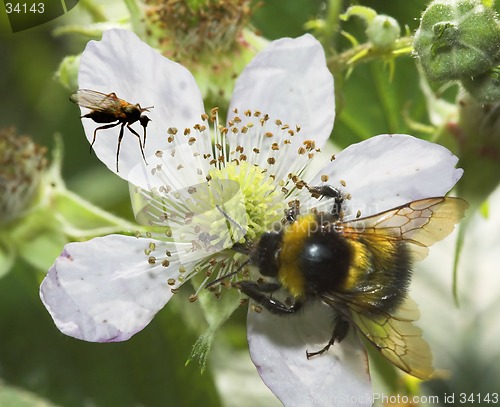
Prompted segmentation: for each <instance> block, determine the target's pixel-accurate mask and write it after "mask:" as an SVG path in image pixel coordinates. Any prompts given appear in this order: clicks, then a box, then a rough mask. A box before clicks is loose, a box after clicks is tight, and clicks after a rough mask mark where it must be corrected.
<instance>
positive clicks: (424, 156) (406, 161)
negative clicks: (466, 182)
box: [310, 134, 463, 219]
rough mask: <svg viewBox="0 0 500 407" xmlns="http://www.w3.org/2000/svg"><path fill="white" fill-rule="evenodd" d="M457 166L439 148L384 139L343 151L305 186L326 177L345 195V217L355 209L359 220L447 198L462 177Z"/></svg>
mask: <svg viewBox="0 0 500 407" xmlns="http://www.w3.org/2000/svg"><path fill="white" fill-rule="evenodd" d="M457 162H458V158H457V157H456V156H454V155H453V154H452V153H451V152H450V151H449V150H448V149H446V148H445V147H443V146H441V145H439V144H435V143H430V142H428V141H425V140H420V139H418V138H415V137H412V136H408V135H405V134H393V135H388V134H384V135H379V136H376V137H372V138H370V139H368V140H365V141H362V142H360V143H357V144H353V145H351V146H349V147H347V148H346V149H345V150H343V151H342V152H341V153H339V154H338V155H337V156H336V158H335V160H334V161H332V162H331V163H330V165H329V166H327V167H326V168H325V169H324V170H323V171H321V172H320V173H318V174H317V175H316V176H315V177H314V178H313V180H312V181H311V182H310V185H320V184H321V183H322V182H321V176H322V175H326V176H327V177H328V184H330V185H332V186H334V187H336V188H338V189H339V190H340V191H342V192H344V193H345V194H349V195H350V199H349V200H347V206H346V207H345V208H344V212H345V218H346V219H349V218H352V217H353V216H355V214H356V213H357V211H358V210H360V212H361V216H363V217H364V216H370V215H374V214H376V213H380V212H383V211H385V210H388V209H392V208H395V207H397V206H399V205H403V204H405V203H408V202H411V201H415V200H418V199H424V198H431V197H437V196H444V195H446V193H447V192H448V191H449V190H450V189H452V188H453V186H454V185H455V184H456V183H457V181H458V180H459V179H460V178H461V176H462V174H463V170H462V169H460V168H455V165H456V164H457ZM344 185H345V186H344ZM323 201H324V203H323V205H325V204H328V202H327V201H328V200H323ZM315 204H316V206H318V205H317V204H318V201H317V200H315Z"/></svg>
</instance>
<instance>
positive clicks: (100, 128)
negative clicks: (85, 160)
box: [82, 116, 120, 154]
mask: <svg viewBox="0 0 500 407" xmlns="http://www.w3.org/2000/svg"><path fill="white" fill-rule="evenodd" d="M82 117H87V116H82ZM119 124H120V122H116V123H112V124H106V125H105V126H101V127H98V128H97V129H95V130H94V138H93V139H92V143H90V154H92V147H93V146H94V143H95V136H96V134H97V130H104V129H110V128H112V127H116V126H118V125H119Z"/></svg>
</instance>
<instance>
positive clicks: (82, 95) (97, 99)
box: [69, 89, 121, 113]
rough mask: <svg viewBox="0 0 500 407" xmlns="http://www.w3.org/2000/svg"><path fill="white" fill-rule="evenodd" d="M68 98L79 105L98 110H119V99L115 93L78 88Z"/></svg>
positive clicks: (109, 111)
mask: <svg viewBox="0 0 500 407" xmlns="http://www.w3.org/2000/svg"><path fill="white" fill-rule="evenodd" d="M69 99H70V100H71V101H72V102H74V103H76V104H77V105H79V106H82V107H86V108H87V109H91V110H94V111H98V112H106V113H113V112H117V111H120V108H121V99H119V98H118V97H117V96H116V94H115V93H109V94H105V93H101V92H97V91H95V90H90V89H78V90H77V91H76V92H74V93H72V94H71V96H70V97H69Z"/></svg>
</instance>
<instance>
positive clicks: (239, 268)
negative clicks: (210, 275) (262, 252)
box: [205, 257, 252, 289]
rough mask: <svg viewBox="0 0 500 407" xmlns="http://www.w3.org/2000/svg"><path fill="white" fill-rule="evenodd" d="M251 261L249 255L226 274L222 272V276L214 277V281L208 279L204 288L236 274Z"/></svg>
mask: <svg viewBox="0 0 500 407" xmlns="http://www.w3.org/2000/svg"><path fill="white" fill-rule="evenodd" d="M251 261H252V258H251V257H249V258H248V259H247V260H245V262H244V263H243V264H242V265H241V266H240V267H238V268H237V269H236V270H235V271H231V272H230V273H227V274H224V275H223V276H222V277H219V278H216V279H215V280H214V281H210V282H209V283H208V284H207V285H206V286H205V288H206V289H209V288H210V287H213V286H214V285H217V284H219V283H221V282H222V281H224V280H225V279H226V278H230V277H232V276H234V275H236V274H238V273H239V272H240V271H241V270H242V269H243V267H245V266H246V265H247V264H249V263H251Z"/></svg>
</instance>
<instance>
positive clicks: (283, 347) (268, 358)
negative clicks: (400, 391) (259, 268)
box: [247, 301, 372, 407]
mask: <svg viewBox="0 0 500 407" xmlns="http://www.w3.org/2000/svg"><path fill="white" fill-rule="evenodd" d="M333 321H334V314H333V310H332V309H331V308H330V307H328V306H327V305H325V304H323V303H321V302H320V301H317V302H314V303H310V304H308V305H307V307H306V308H305V309H304V312H301V313H299V314H297V315H294V316H293V317H289V318H285V317H281V316H276V315H272V314H270V313H269V312H267V311H265V310H264V311H262V312H261V313H257V312H254V311H252V310H251V309H250V311H249V314H248V319H247V325H248V343H249V346H250V356H251V357H252V360H253V362H254V364H255V366H256V367H257V370H258V371H259V374H260V376H261V377H262V380H263V381H264V383H266V385H267V386H268V387H269V388H270V389H271V390H272V391H273V392H274V394H276V396H277V397H278V398H279V399H280V400H281V402H282V403H283V404H284V405H285V406H287V407H291V406H315V407H321V406H325V407H335V406H345V405H347V404H349V403H351V404H352V405H356V406H371V400H372V388H371V384H370V376H369V373H368V359H367V355H366V349H365V348H364V346H363V345H362V343H361V342H360V340H359V339H358V337H357V336H356V334H355V332H354V330H353V329H350V332H349V334H348V336H347V337H346V338H344V340H343V341H342V342H341V343H336V344H334V345H333V346H332V347H331V348H330V349H329V350H328V351H327V352H326V353H324V354H323V355H321V356H316V357H313V358H311V359H307V357H306V351H307V350H308V351H317V350H319V349H322V348H323V346H324V345H325V344H326V343H328V341H329V340H330V338H331V335H332V329H333V326H332V324H333ZM353 400H355V401H356V402H355V403H354V402H352V401H353Z"/></svg>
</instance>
